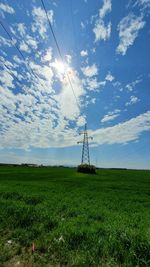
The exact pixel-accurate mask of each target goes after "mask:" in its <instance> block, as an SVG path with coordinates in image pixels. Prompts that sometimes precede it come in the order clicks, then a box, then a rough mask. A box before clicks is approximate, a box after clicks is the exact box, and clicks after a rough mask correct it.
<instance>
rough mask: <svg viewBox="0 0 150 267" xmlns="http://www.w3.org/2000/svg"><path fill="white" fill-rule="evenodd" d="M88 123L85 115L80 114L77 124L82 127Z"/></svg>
mask: <svg viewBox="0 0 150 267" xmlns="http://www.w3.org/2000/svg"><path fill="white" fill-rule="evenodd" d="M85 123H86V119H85V117H84V116H80V117H79V118H78V120H77V126H79V127H81V126H83V125H84V124H85Z"/></svg>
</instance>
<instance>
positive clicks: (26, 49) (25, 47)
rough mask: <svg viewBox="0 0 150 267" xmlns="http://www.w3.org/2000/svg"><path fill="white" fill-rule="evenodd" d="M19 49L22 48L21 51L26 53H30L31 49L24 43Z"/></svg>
mask: <svg viewBox="0 0 150 267" xmlns="http://www.w3.org/2000/svg"><path fill="white" fill-rule="evenodd" d="M19 48H20V50H22V51H24V52H27V53H30V49H29V47H28V45H27V44H26V43H25V42H24V41H22V42H21V43H20V45H19Z"/></svg>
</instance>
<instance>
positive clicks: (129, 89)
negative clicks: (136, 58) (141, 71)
mask: <svg viewBox="0 0 150 267" xmlns="http://www.w3.org/2000/svg"><path fill="white" fill-rule="evenodd" d="M141 81H142V79H137V80H135V81H133V82H131V83H128V84H127V85H126V88H127V89H128V91H130V92H131V91H133V89H134V87H135V86H136V85H137V84H138V83H140V82H141Z"/></svg>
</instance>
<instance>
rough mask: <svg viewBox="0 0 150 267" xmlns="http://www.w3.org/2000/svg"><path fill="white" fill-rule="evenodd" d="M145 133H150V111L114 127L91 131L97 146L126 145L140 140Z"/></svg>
mask: <svg viewBox="0 0 150 267" xmlns="http://www.w3.org/2000/svg"><path fill="white" fill-rule="evenodd" d="M144 131H150V111H147V112H146V113H143V114H141V115H139V116H137V117H135V118H132V119H130V120H128V121H125V122H122V123H119V124H117V125H115V126H112V127H107V128H101V129H98V130H95V131H89V134H90V135H92V136H93V141H94V142H95V145H97V144H126V143H128V142H131V141H135V140H138V139H139V137H140V135H141V134H142V133H143V132H144Z"/></svg>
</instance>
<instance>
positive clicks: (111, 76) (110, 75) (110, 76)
mask: <svg viewBox="0 0 150 267" xmlns="http://www.w3.org/2000/svg"><path fill="white" fill-rule="evenodd" d="M114 79H115V77H114V76H113V75H112V74H111V73H108V74H107V75H106V77H105V80H106V81H109V82H112V81H113V80H114Z"/></svg>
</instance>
